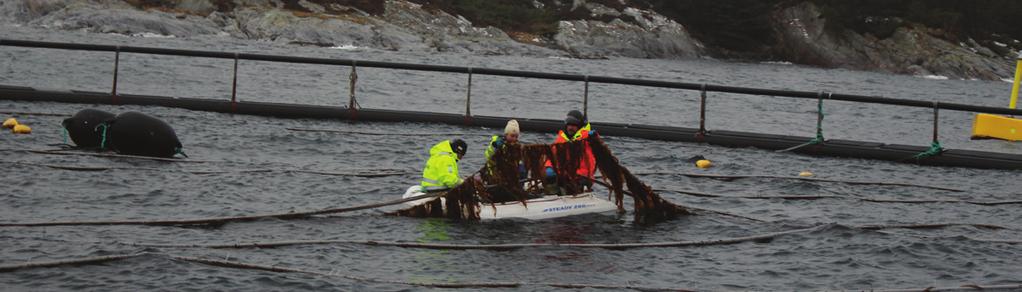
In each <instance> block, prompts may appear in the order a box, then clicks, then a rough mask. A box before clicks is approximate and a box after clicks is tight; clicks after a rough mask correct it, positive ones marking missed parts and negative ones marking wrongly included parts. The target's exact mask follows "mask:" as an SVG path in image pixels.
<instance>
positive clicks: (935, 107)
mask: <svg viewBox="0 0 1022 292" xmlns="http://www.w3.org/2000/svg"><path fill="white" fill-rule="evenodd" d="M938 112H940V103H939V102H936V101H934V102H933V143H938V142H937V141H938V140H937V125H938V121H940V116H939V114H938Z"/></svg>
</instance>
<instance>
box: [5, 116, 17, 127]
mask: <svg viewBox="0 0 1022 292" xmlns="http://www.w3.org/2000/svg"><path fill="white" fill-rule="evenodd" d="M17 125H18V120H15V119H14V118H10V119H7V120H6V121H4V128H8V129H13V128H14V126H17Z"/></svg>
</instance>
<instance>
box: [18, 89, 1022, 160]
mask: <svg viewBox="0 0 1022 292" xmlns="http://www.w3.org/2000/svg"><path fill="white" fill-rule="evenodd" d="M109 96H110V95H109V93H104V92H87V91H43V90H37V89H34V88H31V87H18V86H2V85H0V100H23V101H51V102H71V103H86V104H113V103H112V101H111V100H110V98H109ZM120 98H121V99H120V104H134V105H155V106H166V107H176V108H185V109H190V110H199V111H213V112H223V113H230V112H236V113H239V114H249V115H260V116H275V117H285V118H321V119H346V120H355V119H358V120H364V121H378V122H422V123H444V124H450V125H468V126H481V127H489V128H497V129H499V128H501V127H503V126H504V125H505V123H507V121H508V120H509V119H511V117H493V116H473V117H472V118H471V119H466V118H465V116H464V115H463V114H461V113H429V112H414V111H396V110H377V109H360V110H357V111H353V110H351V109H349V108H344V107H339V106H315V105H302V104H286V103H267V102H244V101H238V102H237V103H236V108H235V110H232V107H231V102H230V101H228V100H214V99H201V98H184V97H182V98H175V97H165V96H145V95H130V94H129V95H121V96H120ZM517 120H518V122H519V124H520V125H521V127H522V130H524V131H536V132H547V133H552V132H554V131H556V130H558V129H559V128H560V127H561V125H562V123H563V122H562V121H559V120H545V119H528V118H518V119H517ZM593 126H594V127H596V128H597V129H599V132H600V134H601V135H604V136H621V137H635V138H643V139H656V140H665V141H680V142H705V143H708V144H711V145H719V146H727V147H757V148H762V149H770V150H778V149H786V148H790V147H792V146H796V145H799V144H803V143H804V142H805V141H807V140H809V139H810V138H808V137H797V136H786V135H772V134H758V133H748V132H735V131H723V130H717V131H708V132H706V133H705V136H704V137H702V138H697V136H696V133H697V132H698V129H692V128H682V127H667V126H651V125H637V124H621V123H593ZM927 149H928V148H927V147H921V146H909V145H897V144H884V143H877V142H864V141H849V140H828V141H827V143H826V144H821V145H818V146H816V147H807V148H801V149H798V150H796V151H795V152H798V153H806V154H813V155H829V156H844V157H858V158H870V159H882V160H891V161H905V157H909V156H912V155H914V154H918V153H920V152H923V151H926V150H927ZM917 163H919V164H926V165H944V166H963V167H974V168H995V169H1022V155H1018V154H1007V153H993V152H984V151H972V150H961V149H951V150H947V151H945V152H942V153H941V155H937V156H933V157H930V158H927V159H924V160H920V161H919V162H917Z"/></svg>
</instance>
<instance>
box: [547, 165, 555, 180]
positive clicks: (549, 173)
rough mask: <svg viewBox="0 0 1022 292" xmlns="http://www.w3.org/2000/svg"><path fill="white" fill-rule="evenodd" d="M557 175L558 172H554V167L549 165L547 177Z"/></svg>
mask: <svg viewBox="0 0 1022 292" xmlns="http://www.w3.org/2000/svg"><path fill="white" fill-rule="evenodd" d="M555 176H557V173H555V172H554V168H553V167H547V168H546V177H547V178H551V177H555Z"/></svg>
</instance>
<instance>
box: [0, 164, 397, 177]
mask: <svg viewBox="0 0 1022 292" xmlns="http://www.w3.org/2000/svg"><path fill="white" fill-rule="evenodd" d="M0 163H7V164H16V165H25V166H36V167H47V168H53V169H60V170H70V171H90V172H91V171H107V170H133V171H137V170H144V171H159V172H183V173H190V174H221V173H265V172H297V173H309V174H318V175H330V176H354V177H386V176H399V175H410V174H417V173H414V172H408V171H400V170H397V169H389V168H388V169H369V171H364V172H327V171H315V170H302V169H269V168H266V169H241V170H180V169H165V168H152V167H107V166H70V165H55V164H45V163H30V162H21V161H0Z"/></svg>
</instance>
